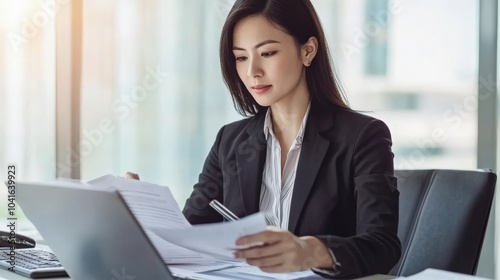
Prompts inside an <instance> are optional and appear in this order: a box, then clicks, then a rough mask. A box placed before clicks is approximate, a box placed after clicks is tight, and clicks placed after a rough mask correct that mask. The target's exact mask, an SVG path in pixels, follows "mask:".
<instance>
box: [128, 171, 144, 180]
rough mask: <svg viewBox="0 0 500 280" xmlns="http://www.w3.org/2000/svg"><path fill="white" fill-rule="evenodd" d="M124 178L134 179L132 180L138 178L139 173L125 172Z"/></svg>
mask: <svg viewBox="0 0 500 280" xmlns="http://www.w3.org/2000/svg"><path fill="white" fill-rule="evenodd" d="M125 178H127V179H134V180H140V178H139V175H137V174H135V173H132V172H127V173H125Z"/></svg>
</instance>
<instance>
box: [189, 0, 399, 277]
mask: <svg viewBox="0 0 500 280" xmlns="http://www.w3.org/2000/svg"><path fill="white" fill-rule="evenodd" d="M220 59H221V66H222V73H223V77H224V81H225V83H226V84H227V86H228V88H229V90H230V92H231V95H232V97H233V100H234V103H235V107H236V108H237V110H238V111H239V112H240V113H241V114H243V115H245V116H250V117H249V118H247V119H244V120H241V121H237V122H234V123H231V124H228V125H226V126H224V127H222V129H221V130H220V131H219V133H218V135H217V137H216V140H215V143H214V145H213V147H212V149H211V151H210V153H209V155H208V157H207V159H206V162H205V165H204V167H203V171H202V173H201V174H200V177H199V182H198V183H197V184H196V185H195V186H194V190H193V192H192V194H191V196H190V198H189V199H188V200H187V201H186V205H185V208H184V210H183V211H184V214H185V216H186V218H187V219H188V220H189V221H190V222H191V223H192V224H199V223H212V222H220V221H222V217H221V216H220V215H219V214H218V213H217V212H216V211H214V210H213V209H212V208H211V207H210V206H209V205H208V204H209V202H210V201H211V200H212V199H217V200H218V201H220V202H222V203H223V204H224V205H225V206H226V207H227V208H229V210H231V211H232V212H233V213H235V214H236V215H237V216H239V217H244V216H247V215H250V214H252V213H255V212H258V211H261V212H264V213H265V216H266V220H267V223H268V224H269V225H271V226H273V227H269V229H268V230H266V231H265V232H262V233H259V234H255V235H251V236H246V237H243V238H240V239H239V240H238V241H237V244H238V245H244V244H251V243H254V242H262V243H263V244H264V245H263V246H259V247H253V248H250V249H246V250H241V251H238V252H236V253H235V258H241V259H245V260H246V261H247V262H248V263H249V264H250V265H254V266H258V267H259V268H260V269H261V270H263V271H265V272H290V271H300V270H307V269H313V271H315V272H317V273H319V274H322V275H323V276H326V277H328V276H336V277H338V278H347V277H359V276H364V275H369V274H375V273H388V272H389V270H390V269H391V268H392V267H393V266H394V265H395V264H396V262H397V261H398V260H399V257H400V254H401V252H400V251H401V245H400V241H399V239H398V237H397V235H396V233H397V227H398V207H399V205H398V198H399V192H398V191H397V189H396V180H395V178H394V177H393V154H392V152H391V145H392V143H391V136H390V132H389V130H388V128H387V126H386V125H385V124H384V123H383V122H382V121H379V120H377V119H374V118H372V117H368V116H365V115H362V114H359V113H357V112H355V111H353V110H351V109H349V107H348V106H347V105H346V102H345V101H344V98H343V97H342V95H341V93H340V90H339V87H338V86H337V84H336V81H335V79H334V75H333V71H332V66H331V65H330V57H329V54H328V49H327V44H326V41H325V36H324V33H323V30H322V27H321V25H320V23H319V19H318V17H317V15H316V12H315V11H314V8H313V6H312V4H311V3H310V1H309V0H237V1H236V3H235V4H234V6H233V8H232V9H231V11H230V12H229V15H228V17H227V19H226V22H225V24H224V27H223V30H222V36H221V41H220Z"/></svg>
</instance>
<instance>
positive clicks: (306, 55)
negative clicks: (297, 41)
mask: <svg viewBox="0 0 500 280" xmlns="http://www.w3.org/2000/svg"><path fill="white" fill-rule="evenodd" d="M317 52H318V39H316V37H311V38H309V40H307V42H306V43H305V44H304V45H302V47H301V49H300V55H301V59H302V63H303V64H304V65H305V66H306V67H309V66H310V65H311V63H312V62H313V59H314V57H315V56H316V53H317Z"/></svg>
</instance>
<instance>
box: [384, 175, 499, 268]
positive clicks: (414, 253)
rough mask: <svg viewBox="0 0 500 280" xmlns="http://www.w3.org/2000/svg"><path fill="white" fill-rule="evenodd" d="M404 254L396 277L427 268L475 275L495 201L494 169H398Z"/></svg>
mask: <svg viewBox="0 0 500 280" xmlns="http://www.w3.org/2000/svg"><path fill="white" fill-rule="evenodd" d="M395 176H396V177H397V178H398V189H399V192H400V200H399V228H398V236H399V238H400V239H401V245H402V255H401V259H400V261H399V263H398V264H396V266H394V268H393V269H392V270H391V272H390V274H391V275H397V276H408V275H412V274H415V273H417V272H420V271H422V270H424V269H426V268H437V269H443V270H448V271H454V272H460V273H465V274H471V275H474V274H475V273H476V269H477V263H478V260H479V255H480V253H481V247H482V244H483V239H484V234H485V231H486V225H487V223H488V216H489V213H490V209H491V204H492V202H493V193H494V190H495V183H496V175H495V173H493V172H492V171H490V170H487V171H483V170H477V171H461V170H396V171H395Z"/></svg>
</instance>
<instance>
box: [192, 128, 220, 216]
mask: <svg viewBox="0 0 500 280" xmlns="http://www.w3.org/2000/svg"><path fill="white" fill-rule="evenodd" d="M224 128H225V127H222V128H221V129H220V130H219V133H218V134H217V137H216V139H215V143H214V144H213V146H212V148H211V149H210V152H209V154H208V156H207V158H206V160H205V164H204V165H203V169H202V172H201V174H200V175H199V178H198V183H196V184H195V185H194V187H193V191H192V193H191V196H190V197H189V198H188V199H187V200H186V204H185V206H184V209H183V210H182V212H183V214H184V216H185V217H186V219H187V220H188V221H189V222H190V223H191V224H205V223H215V222H222V221H223V219H222V216H221V215H220V214H219V213H217V212H216V211H215V210H214V209H212V207H210V205H209V203H210V201H212V200H213V199H216V200H218V201H219V202H221V203H222V198H223V188H222V186H223V183H222V182H223V181H222V180H223V174H222V169H221V165H220V160H219V146H220V142H221V139H222V134H223V131H224Z"/></svg>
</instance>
